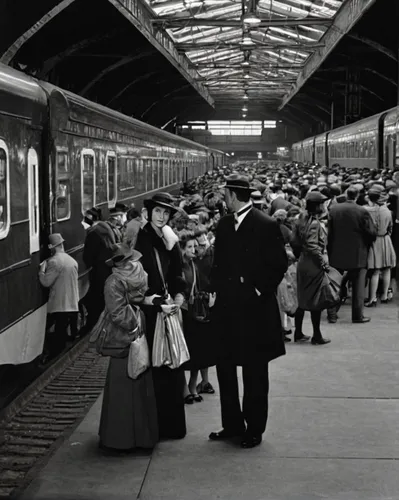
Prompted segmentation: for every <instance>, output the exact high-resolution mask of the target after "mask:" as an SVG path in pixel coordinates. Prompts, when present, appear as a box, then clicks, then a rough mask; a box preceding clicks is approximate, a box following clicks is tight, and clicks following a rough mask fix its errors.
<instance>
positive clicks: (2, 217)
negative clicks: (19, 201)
mask: <svg viewBox="0 0 399 500" xmlns="http://www.w3.org/2000/svg"><path fill="white" fill-rule="evenodd" d="M9 230H10V165H9V157H8V148H7V146H6V143H5V142H4V141H2V140H0V240H2V239H4V238H5V237H6V236H7V234H8V232H9Z"/></svg>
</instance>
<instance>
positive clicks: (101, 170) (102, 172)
mask: <svg viewBox="0 0 399 500" xmlns="http://www.w3.org/2000/svg"><path fill="white" fill-rule="evenodd" d="M107 202H108V163H107V162H106V161H99V162H98V163H97V164H96V205H101V203H107Z"/></svg>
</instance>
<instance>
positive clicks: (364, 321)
mask: <svg viewBox="0 0 399 500" xmlns="http://www.w3.org/2000/svg"><path fill="white" fill-rule="evenodd" d="M370 319H371V318H366V316H363V318H360V319H353V320H352V323H368V322H369V321H370Z"/></svg>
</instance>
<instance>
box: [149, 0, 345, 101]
mask: <svg viewBox="0 0 399 500" xmlns="http://www.w3.org/2000/svg"><path fill="white" fill-rule="evenodd" d="M145 1H146V2H147V4H148V5H149V6H150V8H151V9H152V11H153V12H154V15H155V17H156V18H157V26H158V27H159V28H160V29H165V30H167V32H168V33H169V35H170V36H171V38H172V40H173V41H174V43H175V46H176V48H177V50H178V51H179V52H181V53H184V54H185V55H186V56H187V58H188V60H189V62H190V63H191V65H192V68H193V69H194V70H196V71H197V74H198V80H199V81H200V82H201V83H202V84H203V85H206V86H207V88H208V90H209V91H210V93H211V95H213V96H214V97H215V98H220V97H221V96H223V97H226V96H227V97H228V98H229V99H232V98H234V97H235V98H237V99H242V96H243V94H244V91H246V92H248V95H249V97H251V95H252V96H254V98H258V97H259V96H261V97H262V99H265V100H267V101H269V100H271V101H275V102H276V103H279V101H280V100H281V98H282V97H283V96H284V94H285V93H286V92H287V89H289V87H290V86H291V85H292V84H293V83H295V81H296V79H297V77H298V75H299V74H300V72H301V70H302V68H303V66H304V64H305V63H306V61H307V59H308V58H309V57H310V56H311V55H312V54H313V52H315V51H316V50H318V48H320V47H321V46H322V43H323V41H322V37H323V35H324V33H325V32H326V31H327V29H328V28H329V26H330V24H331V22H332V20H333V18H334V16H335V14H336V13H337V11H338V9H339V8H340V7H341V5H342V4H343V2H344V0H145ZM245 12H246V13H248V12H253V13H255V14H256V15H257V17H258V18H259V19H260V20H261V23H260V24H258V25H255V26H254V25H251V26H249V27H248V25H245V24H244V22H243V18H242V15H243V13H245ZM243 41H245V42H246V44H245V45H244V44H243Z"/></svg>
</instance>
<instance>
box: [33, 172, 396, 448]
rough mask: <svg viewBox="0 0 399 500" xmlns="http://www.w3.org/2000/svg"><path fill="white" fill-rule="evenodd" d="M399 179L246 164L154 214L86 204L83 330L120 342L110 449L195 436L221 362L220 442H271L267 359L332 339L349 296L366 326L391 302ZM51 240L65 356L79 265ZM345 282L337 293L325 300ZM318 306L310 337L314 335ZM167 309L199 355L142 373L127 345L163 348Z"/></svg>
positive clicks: (107, 414) (149, 209)
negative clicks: (329, 331) (289, 292)
mask: <svg viewBox="0 0 399 500" xmlns="http://www.w3.org/2000/svg"><path fill="white" fill-rule="evenodd" d="M398 176H399V172H392V171H388V170H382V171H381V170H380V171H374V170H369V169H348V168H344V167H341V166H339V165H333V166H332V167H328V168H327V167H322V166H319V165H305V164H298V163H291V164H288V165H282V164H265V163H262V162H256V163H251V162H241V163H240V162H238V163H236V164H233V165H231V166H229V167H223V168H220V169H218V170H215V171H212V172H208V173H207V174H206V175H204V176H202V177H200V178H197V179H194V180H192V181H189V182H186V183H185V184H184V185H183V187H182V189H181V192H180V194H179V195H177V196H172V195H170V194H169V193H156V194H154V195H153V196H152V197H151V198H148V199H146V200H144V206H143V208H142V209H138V207H135V206H134V205H132V206H130V207H128V206H125V205H123V204H120V203H117V204H116V206H115V207H114V208H113V209H111V210H110V217H109V219H108V220H106V221H103V220H102V213H101V210H100V209H99V208H97V207H93V208H92V209H91V210H89V211H87V212H86V214H85V217H84V221H83V222H82V224H83V225H84V227H85V229H86V230H87V235H86V241H85V247H84V254H83V258H84V262H85V264H86V265H87V267H88V268H90V275H89V279H90V288H89V291H88V293H87V294H86V296H85V297H84V299H83V301H84V304H85V307H86V309H87V312H88V317H87V323H86V325H85V327H84V329H83V330H82V331H80V332H79V334H80V335H83V334H84V333H87V332H91V331H92V330H93V329H96V328H97V329H98V325H99V323H101V328H102V329H103V330H107V329H108V330H109V331H112V338H113V339H119V340H115V346H111V351H110V352H111V354H110V364H109V370H108V375H107V382H106V386H105V391H104V399H103V406H102V413H101V422H100V432H99V433H100V443H101V446H102V447H104V448H107V449H109V448H111V449H117V450H127V449H134V448H137V447H140V448H141V447H142V448H152V447H153V446H155V444H156V443H157V442H158V440H159V439H181V438H183V437H184V436H185V435H186V418H185V405H193V404H197V403H200V402H202V401H203V398H204V396H205V395H206V394H214V393H215V388H214V387H213V386H212V384H211V383H210V381H209V378H208V369H209V367H212V366H215V365H216V370H217V377H218V389H217V390H218V391H219V393H220V400H221V412H222V426H223V428H222V430H221V431H219V432H213V433H211V435H210V436H209V437H210V439H212V440H222V439H231V438H235V437H236V436H240V437H241V446H242V447H244V448H252V447H254V446H257V445H258V444H260V442H261V441H262V434H263V433H264V432H265V429H266V422H267V414H268V390H269V377H268V363H269V362H270V361H272V360H273V359H276V358H278V357H279V356H282V355H284V354H285V344H286V343H287V342H290V341H291V334H292V333H294V335H293V340H294V341H295V342H298V343H307V342H311V344H313V345H315V346H321V345H326V344H328V343H329V342H330V339H327V338H325V337H324V336H323V335H322V331H321V318H322V312H323V310H327V319H328V321H329V322H330V323H336V322H337V321H338V320H339V318H338V314H337V313H338V311H339V309H340V307H341V306H342V305H343V304H344V303H345V301H346V300H347V299H348V297H349V295H350V296H351V303H352V322H354V323H367V322H369V321H370V318H369V317H368V316H366V315H365V314H364V308H365V307H366V308H368V307H376V306H377V305H378V306H379V307H383V306H384V304H387V303H388V302H389V301H390V300H392V297H393V293H394V292H393V290H394V288H395V287H394V285H393V283H394V277H395V274H394V273H395V269H396V249H397V248H398V240H399V234H398V233H399V230H398V228H399V226H398V224H399V222H398V220H397V217H398V214H397V199H398V187H399V177H398ZM50 240H51V241H50V246H51V248H52V249H53V252H54V255H53V256H52V257H51V258H50V259H48V261H46V262H45V263H44V264H43V265H42V267H41V269H40V273H39V278H40V281H41V283H42V284H43V286H46V287H49V288H50V302H51V307H50V309H49V312H50V313H51V315H50V316H51V318H52V321H54V322H55V335H53V346H54V349H58V350H60V349H62V348H63V347H64V346H65V341H66V338H67V335H68V325H69V326H70V327H71V332H72V335H77V334H78V332H77V328H76V317H77V311H78V308H79V304H78V296H77V295H78V294H77V264H76V262H75V261H74V260H73V259H72V258H71V257H70V256H69V255H67V254H66V253H65V251H64V248H63V238H62V236H61V235H59V234H53V235H51V236H50ZM290 270H291V271H290ZM289 271H290V272H289ZM334 273H335V274H334ZM288 276H294V277H295V278H294V281H292V279H291V284H292V286H293V287H294V294H295V300H296V302H295V304H296V305H295V310H293V311H291V312H288V310H287V309H285V308H284V307H283V304H282V301H281V300H280V298H279V295H278V293H277V292H278V290H279V286H280V283H281V282H282V280H283V279H288ZM336 276H338V277H339V278H336ZM329 278H331V280H330V281H329ZM334 279H335V283H338V285H339V292H338V297H335V299H334V300H332V299H331V298H330V299H328V300H327V298H326V296H327V295H328V293H327V292H328V290H327V288H326V287H328V284H329V283H330V282H333V283H334ZM326 290H327V291H326ZM326 294H327V295H326ZM306 311H309V312H310V316H311V322H312V328H313V333H312V337H310V335H307V334H306V333H308V332H304V331H303V319H304V315H305V312H306ZM105 313H106V314H105ZM160 314H161V315H164V316H174V315H177V316H178V318H179V322H180V324H181V327H182V332H183V334H184V340H185V343H186V345H187V349H188V352H189V358H190V359H189V360H188V361H186V362H185V363H183V364H182V365H181V366H179V367H178V368H174V369H171V368H170V367H169V366H167V365H164V366H157V367H154V366H152V367H150V368H149V369H147V370H146V371H145V372H144V373H143V374H142V375H140V376H139V377H138V378H136V379H132V378H131V377H129V375H128V367H127V365H128V362H129V344H126V342H125V344H126V345H124V344H123V342H121V340H120V339H122V338H128V339H129V343H130V342H132V341H134V340H135V339H136V338H137V336H138V335H142V334H143V333H144V334H145V337H146V340H147V342H148V348H149V353H151V352H152V350H153V346H154V337H155V336H156V331H157V328H158V321H159V317H160ZM292 322H293V326H292V327H291V326H290V323H292ZM293 330H294V331H293ZM126 332H128V334H127V333H126ZM129 335H130V336H129ZM118 342H119V343H118ZM172 347H173V346H172ZM112 348H113V349H114V350H112ZM150 357H151V356H150ZM237 366H242V370H243V372H242V373H243V384H244V393H243V403H242V406H241V404H240V401H239V395H238V382H237ZM205 397H206V396H205Z"/></svg>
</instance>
